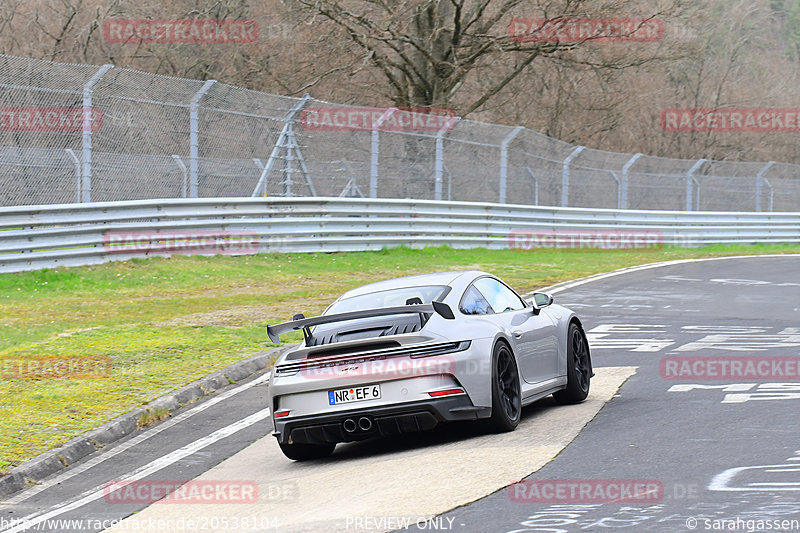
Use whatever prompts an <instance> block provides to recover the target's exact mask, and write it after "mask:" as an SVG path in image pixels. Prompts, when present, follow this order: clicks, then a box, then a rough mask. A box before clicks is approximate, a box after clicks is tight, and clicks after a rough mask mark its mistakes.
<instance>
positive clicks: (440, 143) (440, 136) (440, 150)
mask: <svg viewBox="0 0 800 533" xmlns="http://www.w3.org/2000/svg"><path fill="white" fill-rule="evenodd" d="M455 121H456V122H457V121H458V117H455ZM454 126H455V124H454V122H452V121H450V120H448V121H447V122H446V123H445V124H444V126H442V127H441V128H440V129H439V131H437V132H436V163H435V167H434V168H435V170H434V172H435V177H434V187H435V190H434V199H435V200H437V201H439V200H441V199H442V176H443V175H444V168H443V167H444V134H445V133H446V132H447V130H449V129H451V128H453V127H454Z"/></svg>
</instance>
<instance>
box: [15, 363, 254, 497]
mask: <svg viewBox="0 0 800 533" xmlns="http://www.w3.org/2000/svg"><path fill="white" fill-rule="evenodd" d="M269 376H270V372H267V373H266V374H264V375H263V376H259V377H257V378H256V379H254V380H253V381H251V382H249V383H245V384H244V385H240V386H238V387H235V388H233V389H231V390H229V391H225V392H223V393H222V394H220V395H219V396H215V397H214V398H212V399H210V400H208V401H205V402H203V403H201V404H199V405H197V406H196V407H193V408H192V409H190V410H188V411H186V412H184V413H181V414H179V415H178V416H175V417H173V418H170V419H169V420H167V421H165V422H162V423H160V424H158V425H157V426H155V427H154V428H151V429H148V430H147V431H145V432H144V433H141V434H139V435H137V436H135V437H133V438H132V439H130V440H128V441H125V442H124V443H122V444H120V445H118V446H116V447H114V448H113V449H111V450H109V451H108V452H103V453H101V454H100V455H98V456H97V457H94V458H92V459H90V460H88V461H87V462H85V463H83V464H82V465H80V466H76V467H74V468H70V469H69V470H68V471H66V472H64V473H62V474H59V475H57V476H55V477H53V478H50V479H48V480H46V481H43V482H42V483H40V484H38V485H36V486H35V487H31V488H30V489H28V490H25V491H23V492H21V493H19V494H17V495H16V496H14V497H12V498H9V499H8V500H5V501H3V502H0V505H14V504H18V503H21V502H24V501H25V500H27V499H29V498H31V497H33V496H36V495H37V494H39V493H40V492H42V491H43V490H46V489H48V488H50V487H52V486H53V485H57V484H59V483H63V482H65V481H67V480H68V479H71V478H73V477H75V476H77V475H78V474H81V473H83V472H85V471H87V470H89V469H90V468H93V467H95V466H97V465H99V464H100V463H102V462H104V461H107V460H108V459H111V458H113V457H116V456H117V455H119V454H121V453H124V452H126V451H128V450H129V449H131V448H133V447H134V446H136V445H138V444H140V443H142V442H144V441H146V440H147V439H149V438H150V437H154V436H156V435H158V434H159V433H161V432H162V431H164V430H167V429H169V428H171V427H172V426H174V425H176V424H180V423H181V422H183V421H185V420H187V419H189V418H191V417H193V416H194V415H196V414H199V413H202V412H203V411H205V410H206V409H208V408H209V407H213V406H215V405H217V404H218V403H220V402H222V401H225V400H227V399H228V398H230V397H232V396H235V395H237V394H239V393H240V392H244V391H246V390H248V389H249V388H250V387H254V386H255V385H260V384H262V383H264V382H266V381H267V380H268V379H269Z"/></svg>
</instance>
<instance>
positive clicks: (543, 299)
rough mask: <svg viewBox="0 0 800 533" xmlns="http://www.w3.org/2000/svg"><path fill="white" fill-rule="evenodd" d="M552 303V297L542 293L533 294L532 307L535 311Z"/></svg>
mask: <svg viewBox="0 0 800 533" xmlns="http://www.w3.org/2000/svg"><path fill="white" fill-rule="evenodd" d="M552 303H553V297H552V296H551V295H549V294H546V293H544V292H534V293H533V306H534V307H535V308H537V309H541V308H543V307H547V306H548V305H551V304H552Z"/></svg>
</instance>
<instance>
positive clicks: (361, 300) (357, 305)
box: [325, 285, 447, 315]
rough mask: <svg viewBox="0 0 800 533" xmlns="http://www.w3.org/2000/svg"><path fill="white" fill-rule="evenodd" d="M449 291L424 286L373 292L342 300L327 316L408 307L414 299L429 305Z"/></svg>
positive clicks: (437, 287)
mask: <svg viewBox="0 0 800 533" xmlns="http://www.w3.org/2000/svg"><path fill="white" fill-rule="evenodd" d="M446 290H447V286H446V285H423V286H421V287H401V288H398V289H389V290H385V291H378V292H371V293H369V294H362V295H360V296H353V297H352V298H346V299H344V300H340V301H338V302H336V303H334V304H333V305H331V306H330V307H329V308H328V310H327V311H325V314H326V315H332V314H337V313H347V312H349V311H363V310H364V309H379V308H382V307H395V306H399V305H406V302H407V301H408V300H410V299H412V298H419V299H420V300H422V303H424V304H429V303H431V302H432V301H434V300H436V299H437V298H439V297H440V296H442V295H443V294H444V293H445V291H446Z"/></svg>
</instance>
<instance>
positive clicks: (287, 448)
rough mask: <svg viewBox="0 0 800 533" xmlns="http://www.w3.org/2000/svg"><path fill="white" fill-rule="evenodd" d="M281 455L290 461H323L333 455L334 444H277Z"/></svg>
mask: <svg viewBox="0 0 800 533" xmlns="http://www.w3.org/2000/svg"><path fill="white" fill-rule="evenodd" d="M279 446H280V447H281V451H282V452H283V455H285V456H286V457H288V458H289V459H291V460H292V461H311V460H313V459H324V458H326V457H329V456H330V455H331V454H332V453H333V449H334V448H335V447H336V444H305V443H299V442H298V443H294V444H288V443H284V442H281V443H279Z"/></svg>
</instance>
